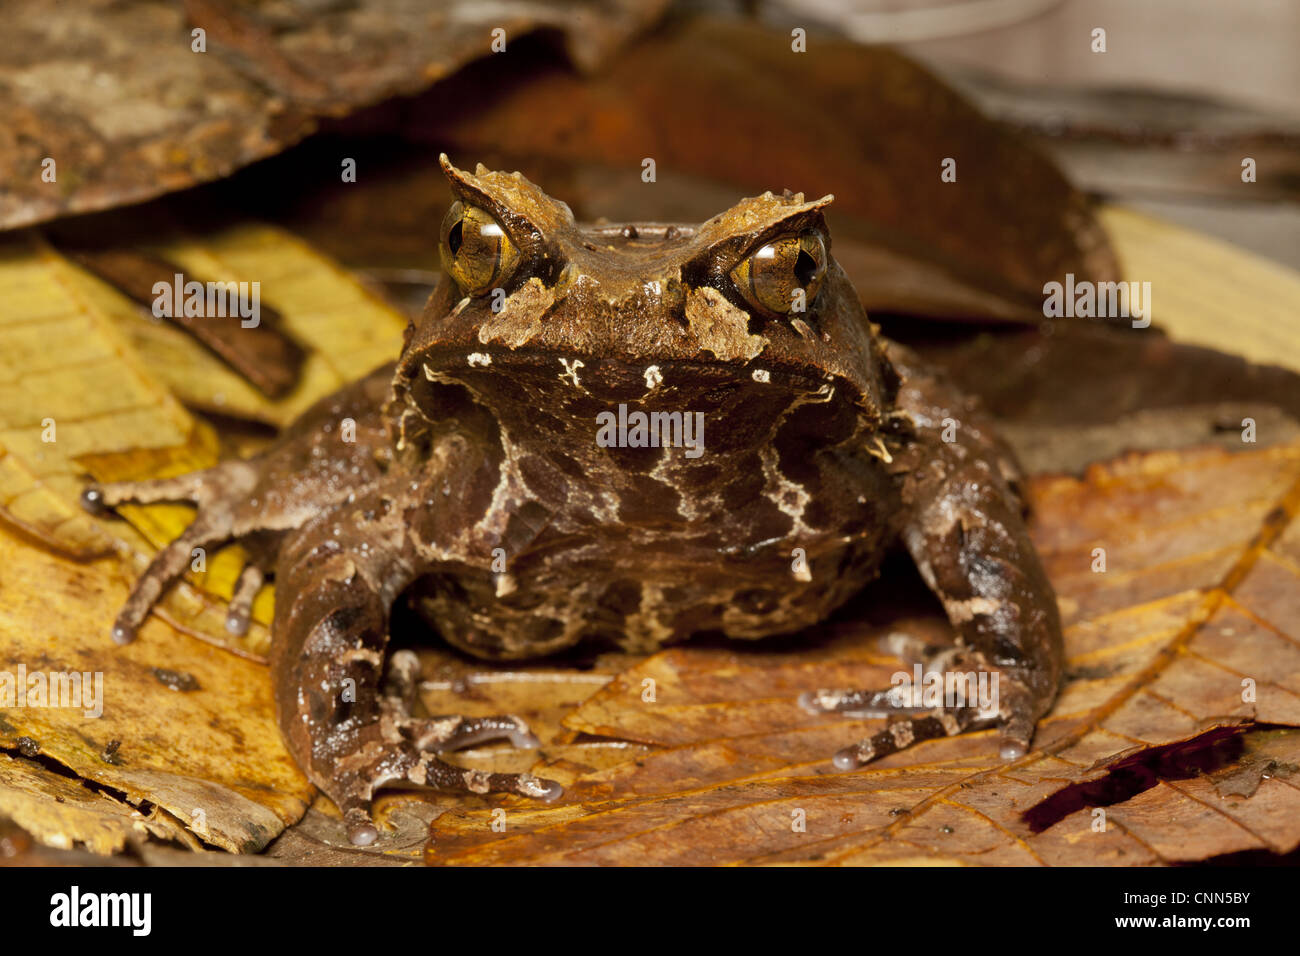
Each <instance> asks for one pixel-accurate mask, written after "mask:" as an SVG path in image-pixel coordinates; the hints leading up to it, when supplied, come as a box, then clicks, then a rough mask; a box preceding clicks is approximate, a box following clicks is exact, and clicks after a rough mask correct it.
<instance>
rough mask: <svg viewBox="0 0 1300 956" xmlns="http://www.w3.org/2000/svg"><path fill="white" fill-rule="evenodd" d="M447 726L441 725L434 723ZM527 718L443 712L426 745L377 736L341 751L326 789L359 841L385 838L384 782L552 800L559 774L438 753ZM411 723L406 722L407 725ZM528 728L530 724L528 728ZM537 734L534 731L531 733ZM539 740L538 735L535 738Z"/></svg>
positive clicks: (427, 732) (504, 732)
mask: <svg viewBox="0 0 1300 956" xmlns="http://www.w3.org/2000/svg"><path fill="white" fill-rule="evenodd" d="M437 724H441V725H443V726H441V727H436V726H434V725H437ZM520 727H523V724H522V721H519V720H517V718H513V717H489V718H473V717H443V718H435V719H432V720H430V721H428V722H427V726H425V727H424V728H423V731H424V732H423V733H422V734H421V735H420V736H421V737H423V738H424V739H426V740H428V741H429V745H428V746H427V747H422V746H420V744H419V743H418V742H416V740H414V739H410V740H407V739H403V740H398V741H379V740H372V741H370V742H368V743H366V744H364V745H362V746H360V747H358V748H357V749H356V750H355V751H354V752H352V753H350V754H348V755H346V756H343V757H340V758H339V759H338V760H337V761H336V762H335V765H334V771H333V773H332V775H331V778H330V779H329V780H328V781H324V782H323V783H324V786H323V789H324V790H325V792H326V794H327V795H328V796H329V797H330V799H332V800H333V801H334V803H335V804H336V805H337V806H338V808H339V809H340V810H341V811H342V813H343V823H344V826H345V827H346V828H347V833H348V839H349V840H350V841H351V842H352V843H354V844H355V845H357V846H369V845H370V844H372V843H374V842H375V841H376V840H378V839H379V828H378V827H376V826H375V824H374V821H373V819H372V817H371V801H372V800H373V798H374V794H375V792H376V791H378V790H379V789H380V788H381V787H390V786H397V787H403V786H404V787H416V788H420V789H431V790H448V791H460V792H463V793H477V794H485V793H514V794H518V795H519V796H521V797H530V798H532V799H534V800H544V801H546V802H548V803H549V802H551V801H554V800H558V799H559V798H560V796H561V795H562V794H563V793H564V788H563V787H561V786H560V785H559V784H558V783H556V782H555V781H553V780H545V779H543V778H541V777H537V776H534V775H533V774H531V773H489V772H487V771H483V770H467V769H465V768H463V767H456V766H453V765H452V764H449V763H447V762H446V761H444V760H442V759H441V758H440V757H439V756H438V754H439V753H440V752H442V751H444V750H450V749H453V748H454V747H457V746H466V745H468V744H471V743H480V742H482V741H484V740H493V739H501V738H504V737H509V738H510V739H511V740H512V741H513V740H514V739H515V735H517V734H519V733H520V730H519V728H520ZM404 729H405V728H404ZM522 733H523V734H527V728H524V729H523V731H522ZM527 735H528V737H529V738H531V734H527ZM534 745H535V741H534Z"/></svg>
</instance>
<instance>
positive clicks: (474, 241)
mask: <svg viewBox="0 0 1300 956" xmlns="http://www.w3.org/2000/svg"><path fill="white" fill-rule="evenodd" d="M441 251H442V267H443V268H444V269H446V270H447V274H448V275H450V276H451V277H452V278H453V279H455V280H456V284H457V285H458V286H460V288H461V291H463V292H464V293H465V294H466V295H480V294H482V293H484V292H486V291H487V290H489V289H491V288H493V287H495V286H499V285H500V284H501V283H502V282H504V281H505V280H506V279H507V278H508V277H509V275H510V273H511V271H513V269H514V267H515V264H516V263H517V262H518V261H519V250H518V249H517V248H516V247H515V244H514V243H513V242H511V241H510V234H509V233H507V232H506V231H505V229H504V228H503V227H502V226H501V223H499V222H497V221H496V219H495V218H494V217H493V216H492V214H491V213H488V212H485V211H484V210H482V209H479V208H478V207H477V206H470V205H467V204H465V203H462V202H457V203H454V204H453V205H452V207H451V208H450V209H449V210H447V217H446V218H445V219H443V221H442V249H441Z"/></svg>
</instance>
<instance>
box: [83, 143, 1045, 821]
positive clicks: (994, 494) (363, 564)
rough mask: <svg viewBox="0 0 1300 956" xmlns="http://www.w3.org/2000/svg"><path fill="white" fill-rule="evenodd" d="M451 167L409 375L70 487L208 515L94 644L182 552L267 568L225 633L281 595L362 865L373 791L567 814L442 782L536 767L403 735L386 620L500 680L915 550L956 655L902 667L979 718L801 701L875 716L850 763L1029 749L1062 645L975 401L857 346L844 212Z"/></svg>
mask: <svg viewBox="0 0 1300 956" xmlns="http://www.w3.org/2000/svg"><path fill="white" fill-rule="evenodd" d="M442 166H443V169H444V171H445V173H446V176H447V179H448V181H449V183H450V184H451V188H452V190H453V193H454V194H455V196H456V201H455V204H454V205H453V206H452V207H451V209H450V211H449V212H448V213H447V217H446V219H445V221H444V222H443V225H442V236H441V238H442V247H441V251H442V264H443V268H444V272H445V275H444V277H443V281H442V282H441V284H440V285H439V287H438V288H437V290H436V292H435V293H434V294H433V295H432V297H431V298H430V300H429V302H428V304H427V306H426V307H425V309H424V312H423V315H422V316H421V317H420V319H419V320H418V321H417V322H415V323H413V324H412V325H411V326H410V327H409V328H408V329H407V334H406V340H405V344H404V347H403V349H402V353H401V355H400V357H399V358H398V359H397V361H396V363H395V364H389V365H385V366H383V367H381V368H379V369H376V370H375V371H374V372H373V373H371V374H370V375H368V376H367V377H365V378H363V379H361V380H360V381H358V382H356V383H354V384H352V385H349V386H347V387H346V388H343V389H342V390H340V391H338V392H337V393H335V394H333V395H331V396H330V397H328V398H325V399H323V400H322V401H320V402H319V403H318V404H316V405H315V406H314V407H312V408H311V409H310V410H308V411H307V412H306V413H304V414H303V415H302V417H301V418H300V419H299V420H298V421H297V422H296V423H295V424H294V425H293V426H292V427H291V428H290V429H289V430H288V431H287V432H286V433H285V434H284V435H283V436H282V437H281V438H280V439H279V440H278V442H277V443H276V444H274V445H273V446H272V447H270V448H269V449H268V450H266V451H265V452H263V453H261V454H259V455H258V456H256V457H254V458H252V459H249V460H234V461H227V462H224V463H222V464H219V465H217V466H215V467H213V468H210V469H207V470H205V471H200V472H195V473H192V474H189V475H185V476H182V477H179V478H166V479H160V480H153V481H142V482H122V483H115V484H105V485H102V486H94V485H92V486H90V487H88V488H87V489H86V491H85V493H84V497H83V500H84V503H85V505H86V506H87V507H88V508H90V509H91V510H95V511H102V510H104V509H106V508H109V507H112V506H115V505H118V504H120V503H123V502H140V503H148V502H156V501H164V500H185V501H190V502H193V503H195V504H196V505H197V506H198V514H197V517H196V519H195V520H194V522H193V524H191V525H190V526H189V527H188V528H187V529H186V530H185V531H184V532H183V533H182V534H181V535H180V536H179V537H178V538H177V539H176V540H175V541H173V542H172V543H171V544H170V545H168V546H167V547H165V548H164V549H163V550H162V551H161V552H160V553H159V554H158V555H157V557H156V558H155V559H154V561H153V563H152V564H151V565H150V566H149V568H148V569H147V570H146V571H145V572H144V574H143V575H142V576H141V577H140V579H139V581H138V582H137V583H136V585H135V588H134V590H133V592H132V593H131V596H130V597H129V599H128V600H127V603H126V605H125V607H124V609H123V610H122V612H121V614H120V615H119V617H118V619H117V622H116V624H115V626H114V629H113V636H114V638H115V639H116V640H118V641H119V642H126V641H129V640H131V639H132V638H133V637H134V635H135V632H136V630H137V629H138V628H139V626H140V625H141V623H142V621H143V620H144V619H145V617H146V616H147V614H148V613H149V610H150V608H151V606H152V605H153V604H154V602H155V601H156V600H157V599H158V597H159V596H160V594H161V593H162V592H163V590H164V589H165V588H167V587H168V586H169V585H170V584H171V583H172V582H173V581H174V580H175V579H176V578H177V577H178V576H180V575H181V573H183V571H184V570H185V568H186V567H187V566H188V563H189V560H190V554H191V549H193V548H195V547H205V548H210V547H212V546H215V545H219V544H221V543H223V542H227V541H242V542H245V543H248V544H250V545H255V547H253V548H252V550H251V552H250V553H252V554H254V555H255V556H256V557H255V560H254V561H253V562H251V563H250V564H249V566H248V567H247V568H246V569H245V571H244V573H243V574H242V575H241V577H240V579H239V582H238V584H237V586H236V590H235V594H234V597H233V599H232V601H231V604H230V611H229V618H228V626H229V627H230V629H231V630H232V631H235V632H240V631H242V630H244V629H246V628H247V626H248V615H249V606H250V603H251V601H252V599H253V596H254V595H255V594H256V593H257V591H258V589H259V587H260V586H261V584H262V582H263V580H264V578H265V577H266V575H268V574H272V573H273V574H274V576H275V580H276V602H275V615H274V620H273V624H272V651H271V677H272V681H273V683H274V693H275V700H276V706H277V712H278V720H279V724H280V727H281V729H282V732H283V734H284V738H285V740H286V741H287V743H288V746H289V748H290V750H291V752H292V753H293V755H294V757H295V758H296V759H297V761H298V763H299V764H300V765H301V767H302V768H303V770H304V771H305V772H306V773H307V775H308V776H309V777H310V778H311V780H312V781H313V782H314V783H315V784H316V785H317V786H319V787H320V788H321V789H322V790H323V791H324V792H325V793H326V794H327V795H328V796H329V797H330V798H331V799H332V800H333V801H334V802H335V803H336V804H337V805H338V807H339V808H340V809H341V811H342V812H343V815H344V821H345V823H346V826H347V830H348V834H349V837H350V839H351V840H352V842H354V843H356V844H361V845H365V844H370V843H373V842H374V841H376V840H377V839H378V837H379V832H378V829H377V827H376V826H375V825H374V823H373V822H372V819H371V815H370V809H371V799H372V796H373V795H374V793H375V791H376V790H377V789H378V788H380V787H382V786H385V785H390V784H403V785H413V786H418V787H434V788H446V789H455V790H464V791H471V792H475V793H485V792H513V793H518V794H523V795H526V796H530V797H535V798H540V799H543V800H553V799H555V798H557V797H559V796H560V793H561V789H560V787H559V786H558V785H557V784H555V783H553V782H551V781H548V780H544V779H540V778H538V777H536V776H533V775H531V774H506V773H486V772H482V771H478V770H465V769H462V768H459V767H455V766H452V765H451V764H448V763H447V762H445V761H443V760H441V759H440V758H439V756H438V755H439V754H440V753H442V752H444V751H447V750H452V749H456V748H461V747H465V746H467V745H470V744H474V743H477V742H481V741H484V740H491V739H504V740H509V741H511V742H512V743H513V744H514V745H516V746H520V747H528V746H536V745H537V742H536V740H535V738H534V737H533V736H532V734H531V733H530V732H529V730H528V728H527V727H526V726H525V724H524V723H523V722H522V721H521V720H519V719H517V718H514V717H510V716H500V717H493V718H470V717H460V716H455V715H451V716H434V717H427V716H417V715H416V714H415V713H414V711H413V698H414V693H415V686H416V677H417V668H416V665H415V662H414V656H413V655H412V654H410V652H399V653H397V654H393V655H388V656H390V657H391V659H390V660H387V661H386V648H387V644H388V622H389V614H390V609H391V608H392V607H393V605H394V602H395V601H398V600H399V599H400V600H403V601H407V602H409V603H410V604H411V606H413V607H414V608H415V609H417V610H418V611H419V612H420V613H421V614H422V615H424V616H425V617H426V618H427V619H428V620H429V621H430V622H432V624H433V625H434V626H435V627H436V629H437V631H438V632H439V633H440V634H441V635H442V636H443V638H445V639H446V640H447V641H449V642H450V643H451V644H453V645H455V646H456V647H458V648H460V649H461V650H463V651H466V652H468V653H470V654H473V655H477V656H479V657H482V658H488V659H492V660H509V659H517V658H525V657H536V656H540V655H546V654H550V653H553V652H556V651H559V650H561V649H563V648H567V647H569V646H571V645H573V644H575V643H576V642H579V641H582V640H584V639H591V638H599V639H605V640H612V641H614V642H615V643H617V644H618V645H620V646H622V647H624V648H627V649H629V650H635V651H649V650H652V649H655V648H658V647H662V646H664V645H667V644H670V643H672V642H674V641H679V640H682V639H685V638H687V637H689V636H690V635H692V634H694V633H698V632H706V631H707V632H721V633H724V634H726V635H729V636H731V637H735V638H759V637H764V636H766V635H772V634H788V633H793V632H797V631H799V630H800V629H802V628H805V627H807V626H808V625H811V624H814V623H815V622H818V621H820V620H822V619H824V618H826V617H827V616H828V615H829V614H831V612H833V611H834V610H835V609H836V608H838V607H839V606H841V605H842V604H844V603H845V601H847V600H848V599H849V598H850V597H851V596H853V595H854V594H855V593H856V592H858V591H859V590H860V589H861V588H862V587H863V586H864V585H865V584H866V583H868V582H869V581H871V580H872V579H873V578H874V577H875V576H876V575H877V574H878V571H879V568H880V565H881V559H882V557H883V556H884V555H885V553H886V552H887V550H888V549H889V548H891V547H892V546H894V545H895V544H896V543H898V542H901V544H902V545H903V546H904V547H905V548H906V549H907V551H908V552H910V554H911V556H912V558H913V559H914V561H915V562H916V565H917V567H918V568H919V569H920V572H921V575H922V576H923V578H924V580H925V581H926V582H927V584H928V585H929V587H930V588H931V589H932V590H933V591H934V593H935V594H936V595H937V596H938V598H939V600H940V601H941V602H942V604H943V607H944V608H945V610H946V612H947V615H948V617H949V619H950V620H951V623H952V625H953V628H954V631H955V640H954V642H953V643H952V644H951V646H946V647H925V646H916V645H915V642H911V643H909V642H904V646H903V647H902V651H903V652H904V653H905V654H907V655H910V656H913V657H915V658H917V659H918V660H920V661H923V662H924V664H925V666H927V667H930V668H932V669H936V670H941V671H956V670H965V671H969V670H990V671H992V672H995V673H996V674H997V675H998V677H999V684H998V687H999V693H998V695H997V701H996V704H995V705H992V706H990V705H988V704H984V705H977V704H976V703H974V702H971V701H964V702H962V703H961V704H960V705H957V706H953V705H951V704H944V705H940V706H938V707H932V708H930V709H928V710H926V709H920V710H919V709H918V708H917V707H916V706H915V701H914V700H911V699H910V698H909V699H904V698H903V697H902V696H900V694H899V693H898V688H889V689H882V690H875V691H872V690H865V691H839V690H836V691H832V690H810V691H809V692H808V693H806V694H804V695H803V697H802V698H801V700H802V703H803V704H804V706H805V707H807V708H809V709H812V710H815V711H839V712H852V713H859V712H861V713H873V714H884V715H887V716H891V717H892V718H893V719H892V721H891V722H890V723H889V724H888V725H887V726H886V727H885V729H883V730H881V731H879V732H878V733H875V734H874V735H873V736H871V737H869V738H868V739H866V740H863V741H861V742H860V743H857V744H853V745H851V746H849V747H846V748H845V749H844V750H841V751H840V752H839V753H838V754H836V755H835V764H836V766H838V767H840V768H842V769H844V768H853V767H857V766H860V765H861V764H863V763H865V762H867V761H869V760H872V759H874V758H876V757H878V756H881V755H883V754H888V753H892V752H894V751H896V750H898V749H900V748H902V747H905V746H908V745H910V744H911V743H913V742H915V741H920V740H925V739H929V738H934V737H939V736H944V735H951V734H956V733H960V732H962V731H964V730H966V729H968V728H973V727H977V726H988V725H994V726H997V727H998V728H999V729H1000V737H1001V756H1002V757H1003V758H1004V759H1014V758H1016V757H1018V756H1020V755H1022V754H1024V753H1025V752H1026V750H1027V748H1028V747H1029V745H1030V742H1031V739H1032V737H1033V734H1034V729H1035V725H1036V722H1037V720H1038V719H1039V718H1040V717H1041V716H1042V715H1043V713H1044V712H1045V711H1046V710H1047V709H1048V707H1049V706H1050V705H1051V703H1052V701H1053V699H1054V697H1055V695H1056V691H1057V686H1058V683H1059V680H1060V676H1061V668H1062V651H1061V631H1060V623H1059V619H1058V614H1057V609H1056V601H1055V597H1054V596H1053V592H1052V589H1051V586H1050V584H1049V583H1048V581H1047V578H1046V575H1045V574H1044V571H1043V568H1042V566H1041V564H1040V562H1039V560H1038V557H1037V555H1036V553H1035V551H1034V548H1033V545H1032V543H1031V542H1030V540H1029V537H1028V535H1027V533H1026V528H1025V523H1024V520H1023V504H1022V501H1021V498H1020V496H1019V493H1018V490H1017V470H1016V466H1015V464H1014V461H1013V458H1012V456H1011V454H1010V453H1009V451H1008V449H1007V448H1006V447H1005V446H1004V445H1003V444H1002V443H1001V442H1000V441H999V440H998V439H997V438H996V437H995V436H994V435H993V433H992V432H991V431H990V430H989V427H988V424H987V421H986V420H985V418H984V417H983V416H982V414H981V412H980V411H979V409H978V408H977V407H976V406H975V404H974V403H973V402H971V401H970V400H968V399H966V398H964V397H963V396H962V395H960V394H958V393H956V392H955V391H954V390H953V389H952V388H951V387H950V386H948V385H947V384H945V383H944V382H943V381H942V380H941V379H940V378H939V377H938V376H937V375H936V374H934V373H932V372H931V371H929V370H927V369H926V368H925V367H924V366H923V365H922V364H921V363H920V362H919V361H918V360H917V358H916V357H915V356H914V355H912V354H911V353H909V352H908V351H907V350H906V349H904V348H902V347H901V346H898V345H897V344H894V343H891V342H888V341H886V340H885V339H884V338H882V337H881V335H880V334H879V330H878V328H877V327H875V326H873V325H872V324H871V323H870V322H869V321H868V319H867V316H866V314H865V313H864V311H863V309H862V307H861V305H860V303H859V301H858V299H857V296H856V294H855V293H854V290H853V288H852V286H851V285H850V282H849V280H848V278H847V277H846V276H845V274H844V272H843V271H842V270H841V269H840V268H839V267H838V266H837V264H836V263H835V261H834V260H833V259H832V258H831V255H830V247H831V241H830V235H829V233H828V231H827V227H826V223H825V220H824V218H823V210H824V209H825V207H826V206H827V204H828V203H829V202H830V201H831V197H829V196H828V197H825V198H823V199H818V200H815V201H807V200H805V198H804V197H803V195H802V194H793V195H792V194H790V193H788V192H787V193H785V194H784V195H780V196H777V195H773V194H771V193H766V194H764V195H762V196H759V197H756V198H751V199H745V200H742V201H741V202H740V203H738V204H737V205H735V206H734V207H733V208H731V209H729V210H727V211H726V212H724V213H722V214H721V215H718V216H715V217H714V218H712V219H710V220H708V221H707V222H705V223H703V224H702V225H698V226H688V225H641V224H637V225H584V224H580V223H577V222H575V221H574V217H573V215H572V213H571V212H570V210H569V208H568V206H566V205H565V204H564V203H562V202H558V201H556V200H554V199H551V198H550V197H549V196H547V195H546V194H545V193H543V192H542V191H541V190H540V189H539V188H538V187H537V186H535V185H533V184H532V183H531V182H529V181H528V180H527V179H525V178H523V177H522V176H521V175H520V174H519V173H511V174H506V173H501V172H490V171H488V170H487V169H485V168H483V167H482V166H480V167H479V168H478V169H477V171H475V172H474V173H472V174H471V173H469V172H466V171H462V170H459V169H457V168H455V167H454V166H452V165H451V163H450V162H448V160H447V158H446V157H445V156H444V157H442ZM349 420H350V423H351V426H353V427H349V428H348V429H346V430H345V429H344V428H343V427H341V426H342V424H343V423H344V422H346V421H349ZM615 421H617V422H618V425H617V427H612V425H613V422H615ZM345 431H347V432H348V434H346V435H345V434H344V432H345ZM347 439H352V440H347ZM945 439H951V440H945ZM344 688H349V689H350V692H349V693H344Z"/></svg>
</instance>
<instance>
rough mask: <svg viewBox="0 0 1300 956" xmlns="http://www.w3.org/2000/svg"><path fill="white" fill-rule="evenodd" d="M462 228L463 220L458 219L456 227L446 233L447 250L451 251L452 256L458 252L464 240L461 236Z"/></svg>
mask: <svg viewBox="0 0 1300 956" xmlns="http://www.w3.org/2000/svg"><path fill="white" fill-rule="evenodd" d="M464 227H465V220H464V219H458V220H457V221H456V225H454V226H452V227H451V231H450V232H449V233H447V248H448V249H450V250H451V254H452V255H453V256H454V255H455V254H456V253H458V252H460V244H461V242H462V241H463V239H464V237H463V235H462V233H463V230H464Z"/></svg>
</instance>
